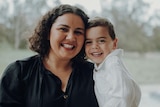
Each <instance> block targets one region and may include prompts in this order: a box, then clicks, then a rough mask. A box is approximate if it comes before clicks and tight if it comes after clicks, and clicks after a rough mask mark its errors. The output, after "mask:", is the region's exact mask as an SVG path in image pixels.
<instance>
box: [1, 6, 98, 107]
mask: <svg viewBox="0 0 160 107" xmlns="http://www.w3.org/2000/svg"><path fill="white" fill-rule="evenodd" d="M87 21H88V16H87V15H86V14H85V13H84V12H83V11H82V10H80V9H79V8H77V7H74V6H70V5H60V6H58V7H55V8H54V9H53V10H51V11H49V12H48V13H47V14H46V15H44V16H43V18H42V20H41V21H40V22H39V24H38V26H37V27H36V29H35V31H34V33H33V35H32V36H31V37H30V38H29V42H30V48H31V49H32V50H33V51H35V52H37V53H38V55H35V56H32V57H29V58H27V59H24V60H18V61H16V62H14V63H12V64H10V65H9V66H8V67H7V68H6V70H5V71H4V73H3V76H2V78H1V81H0V107H98V104H97V100H96V97H95V93H94V88H93V87H94V82H93V78H92V70H93V66H92V65H91V64H90V63H88V62H85V61H84V46H83V44H84V39H85V29H86V26H87Z"/></svg>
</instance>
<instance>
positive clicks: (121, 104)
mask: <svg viewBox="0 0 160 107" xmlns="http://www.w3.org/2000/svg"><path fill="white" fill-rule="evenodd" d="M115 58H116V59H114V61H111V63H109V65H106V66H108V67H107V70H108V71H107V72H109V73H108V77H107V78H106V81H110V83H109V84H110V85H111V86H110V87H111V88H110V90H109V91H108V92H106V95H105V97H104V98H105V99H104V100H105V103H104V105H102V107H138V105H139V103H140V99H141V91H140V88H139V87H138V85H137V84H136V83H135V81H134V80H133V79H132V77H131V76H130V74H129V72H128V71H127V70H126V68H125V67H124V65H123V63H122V61H121V60H120V59H119V58H118V57H115ZM106 87H107V84H106Z"/></svg>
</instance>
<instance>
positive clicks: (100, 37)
mask: <svg viewBox="0 0 160 107" xmlns="http://www.w3.org/2000/svg"><path fill="white" fill-rule="evenodd" d="M91 39H92V38H86V40H91ZM96 39H107V37H98V38H96Z"/></svg>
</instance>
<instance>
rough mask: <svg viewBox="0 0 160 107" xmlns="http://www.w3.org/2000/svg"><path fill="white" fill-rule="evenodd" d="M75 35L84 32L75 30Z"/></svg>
mask: <svg viewBox="0 0 160 107" xmlns="http://www.w3.org/2000/svg"><path fill="white" fill-rule="evenodd" d="M75 34H76V35H83V34H84V33H83V32H82V31H75Z"/></svg>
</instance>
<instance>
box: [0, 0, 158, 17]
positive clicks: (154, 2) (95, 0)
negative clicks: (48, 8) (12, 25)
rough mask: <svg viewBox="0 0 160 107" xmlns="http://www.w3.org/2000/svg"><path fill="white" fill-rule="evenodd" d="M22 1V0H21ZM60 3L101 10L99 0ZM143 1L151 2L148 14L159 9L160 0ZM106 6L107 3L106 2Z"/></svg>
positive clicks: (62, 1)
mask: <svg viewBox="0 0 160 107" xmlns="http://www.w3.org/2000/svg"><path fill="white" fill-rule="evenodd" d="M6 1H8V2H9V3H10V10H11V11H12V10H13V6H12V3H11V1H12V0H6ZM21 1H23V0H21ZM47 1H50V4H52V0H47ZM60 1H61V3H63V4H72V5H75V4H80V5H82V6H84V7H85V9H87V11H89V12H90V11H93V10H94V11H97V12H101V6H100V0H92V1H91V0H60ZM110 1H112V0H106V2H105V3H109V2H110ZM144 1H145V2H148V3H150V4H151V7H150V11H148V14H149V15H152V13H153V11H155V10H159V11H160V6H159V4H160V0H144ZM2 2H3V0H0V4H1V3H2ZM106 6H107V4H106Z"/></svg>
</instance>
